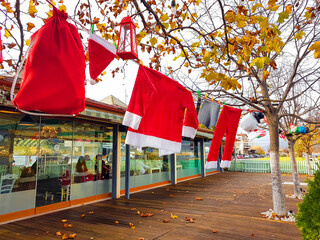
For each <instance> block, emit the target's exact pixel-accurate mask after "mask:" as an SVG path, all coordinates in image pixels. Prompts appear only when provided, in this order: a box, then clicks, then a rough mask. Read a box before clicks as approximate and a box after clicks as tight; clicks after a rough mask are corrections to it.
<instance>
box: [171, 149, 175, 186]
mask: <svg viewBox="0 0 320 240" xmlns="http://www.w3.org/2000/svg"><path fill="white" fill-rule="evenodd" d="M170 165H171V184H177V162H176V155H175V154H171V155H170Z"/></svg>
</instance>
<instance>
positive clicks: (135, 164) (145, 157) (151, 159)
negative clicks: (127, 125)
mask: <svg viewBox="0 0 320 240" xmlns="http://www.w3.org/2000/svg"><path fill="white" fill-rule="evenodd" d="M125 135H126V134H125V133H122V135H121V136H122V137H121V143H122V144H121V159H122V161H121V177H122V178H121V190H123V189H124V188H125V184H124V183H125V178H124V173H125V143H124V142H125ZM170 178H171V174H170V160H169V156H162V157H159V150H158V149H155V148H148V147H146V148H142V151H139V150H138V149H136V148H134V147H132V146H131V147H130V188H136V187H141V186H144V185H149V184H154V183H161V182H165V181H170Z"/></svg>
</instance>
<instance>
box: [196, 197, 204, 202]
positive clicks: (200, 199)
mask: <svg viewBox="0 0 320 240" xmlns="http://www.w3.org/2000/svg"><path fill="white" fill-rule="evenodd" d="M195 200H199V201H202V200H203V199H202V198H201V197H196V198H195Z"/></svg>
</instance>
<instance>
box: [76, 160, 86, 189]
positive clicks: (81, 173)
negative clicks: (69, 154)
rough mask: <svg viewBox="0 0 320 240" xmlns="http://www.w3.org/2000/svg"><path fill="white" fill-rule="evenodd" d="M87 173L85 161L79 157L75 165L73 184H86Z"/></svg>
mask: <svg viewBox="0 0 320 240" xmlns="http://www.w3.org/2000/svg"><path fill="white" fill-rule="evenodd" d="M87 172H88V168H87V164H86V160H85V158H84V157H83V156H80V157H79V159H78V162H77V165H76V173H75V177H74V182H76V183H79V182H86V175H87Z"/></svg>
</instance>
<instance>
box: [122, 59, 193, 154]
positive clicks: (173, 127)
mask: <svg viewBox="0 0 320 240" xmlns="http://www.w3.org/2000/svg"><path fill="white" fill-rule="evenodd" d="M198 124H199V123H198V117H197V112H196V109H195V106H194V103H193V98H192V95H191V92H190V91H188V90H187V89H185V88H184V87H183V86H182V85H180V84H179V83H178V82H176V81H174V80H172V79H171V78H169V77H167V76H165V75H163V74H161V73H159V72H157V71H155V70H153V69H150V68H147V67H144V66H142V65H140V67H139V71H138V75H137V78H136V82H135V85H134V88H133V91H132V95H131V99H130V103H129V106H128V108H127V111H126V113H125V116H124V119H123V125H125V126H129V130H128V132H127V137H126V144H129V145H132V146H135V147H138V148H141V147H146V146H148V147H154V148H158V149H159V155H160V156H162V155H168V154H172V153H177V152H180V151H181V137H182V136H184V137H189V138H194V137H195V135H196V132H197V129H198Z"/></svg>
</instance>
